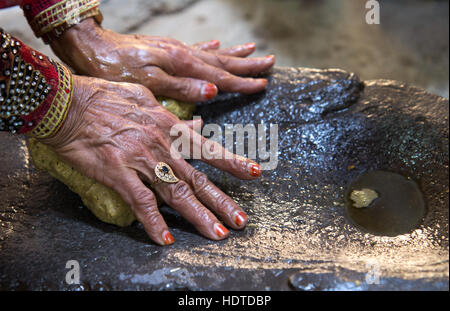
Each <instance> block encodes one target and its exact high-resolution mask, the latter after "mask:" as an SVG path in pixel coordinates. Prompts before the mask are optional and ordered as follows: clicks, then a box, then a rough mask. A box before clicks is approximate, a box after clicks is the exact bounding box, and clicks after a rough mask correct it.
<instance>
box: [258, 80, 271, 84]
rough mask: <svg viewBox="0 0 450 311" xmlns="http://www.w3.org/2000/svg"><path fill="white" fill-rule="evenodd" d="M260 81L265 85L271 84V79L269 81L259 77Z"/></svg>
mask: <svg viewBox="0 0 450 311" xmlns="http://www.w3.org/2000/svg"><path fill="white" fill-rule="evenodd" d="M258 81H259V82H261V83H262V84H264V86H267V84H269V81H267V79H258Z"/></svg>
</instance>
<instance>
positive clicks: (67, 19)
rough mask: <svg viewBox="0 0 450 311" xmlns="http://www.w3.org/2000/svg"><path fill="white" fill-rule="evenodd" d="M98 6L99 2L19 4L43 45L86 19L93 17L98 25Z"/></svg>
mask: <svg viewBox="0 0 450 311" xmlns="http://www.w3.org/2000/svg"><path fill="white" fill-rule="evenodd" d="M99 6H100V1H99V0H23V2H22V4H21V7H22V9H23V12H24V14H25V17H26V18H27V20H28V23H29V24H30V26H31V29H33V31H34V33H35V35H36V36H37V37H42V39H43V40H44V42H45V43H49V42H51V41H52V40H54V39H56V38H58V37H59V36H61V35H62V34H63V33H64V31H65V30H67V29H68V28H70V27H72V26H73V25H75V24H78V23H80V22H81V21H82V20H84V19H86V18H89V17H94V18H95V20H96V21H97V22H98V23H99V24H100V23H101V22H102V19H103V17H102V15H101V13H100V10H99Z"/></svg>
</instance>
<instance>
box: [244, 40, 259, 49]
mask: <svg viewBox="0 0 450 311" xmlns="http://www.w3.org/2000/svg"><path fill="white" fill-rule="evenodd" d="M244 46H245V47H246V48H247V49H254V48H255V47H256V44H255V43H253V42H252V43H247V44H246V45H244Z"/></svg>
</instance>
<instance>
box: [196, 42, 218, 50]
mask: <svg viewBox="0 0 450 311" xmlns="http://www.w3.org/2000/svg"><path fill="white" fill-rule="evenodd" d="M192 47H193V48H195V49H199V50H203V51H207V50H217V49H218V48H219V47H220V41H218V40H210V41H206V42H198V43H195V44H194V45H193V46H192Z"/></svg>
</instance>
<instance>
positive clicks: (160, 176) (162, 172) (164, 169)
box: [155, 162, 180, 184]
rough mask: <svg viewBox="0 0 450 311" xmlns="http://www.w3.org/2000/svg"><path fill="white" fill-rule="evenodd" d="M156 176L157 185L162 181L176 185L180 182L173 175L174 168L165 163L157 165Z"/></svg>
mask: <svg viewBox="0 0 450 311" xmlns="http://www.w3.org/2000/svg"><path fill="white" fill-rule="evenodd" d="M155 174H156V181H155V184H159V183H160V182H162V181H163V182H166V183H169V184H175V183H177V182H179V181H180V180H179V179H178V178H177V177H176V176H175V174H174V173H173V171H172V168H171V167H170V166H169V165H168V164H166V163H164V162H159V163H158V164H156V167H155Z"/></svg>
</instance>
